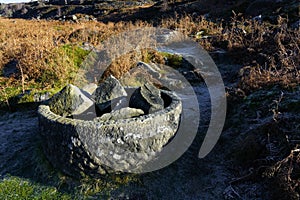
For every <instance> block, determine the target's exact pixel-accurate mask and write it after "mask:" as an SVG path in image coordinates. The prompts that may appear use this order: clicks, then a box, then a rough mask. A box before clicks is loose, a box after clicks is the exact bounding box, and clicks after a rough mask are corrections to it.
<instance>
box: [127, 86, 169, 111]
mask: <svg viewBox="0 0 300 200" xmlns="http://www.w3.org/2000/svg"><path fill="white" fill-rule="evenodd" d="M129 106H130V107H132V108H138V109H142V110H143V111H144V113H145V114H148V113H153V112H156V111H158V110H161V109H163V108H164V100H163V99H162V97H161V92H160V90H159V89H158V88H156V87H155V86H154V85H152V84H151V83H146V84H144V85H143V86H142V87H140V88H138V89H136V91H135V92H134V93H133V94H132V96H131V98H130V102H129Z"/></svg>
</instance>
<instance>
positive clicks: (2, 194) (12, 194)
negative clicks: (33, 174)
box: [0, 176, 72, 200]
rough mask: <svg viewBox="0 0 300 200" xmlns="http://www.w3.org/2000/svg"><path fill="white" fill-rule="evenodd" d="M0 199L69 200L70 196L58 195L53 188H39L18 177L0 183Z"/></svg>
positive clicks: (5, 179) (39, 186) (8, 178)
mask: <svg viewBox="0 0 300 200" xmlns="http://www.w3.org/2000/svg"><path fill="white" fill-rule="evenodd" d="M0 199H3V200H6V199H7V200H23V199H24V200H27V199H28V200H38V199H39V200H42V199H45V200H46V199H47V200H48V199H49V200H50V199H53V200H54V199H59V200H69V199H70V200H71V199H72V198H71V196H70V195H67V194H63V193H60V192H59V191H57V189H56V188H55V187H46V186H41V185H39V184H36V183H32V182H30V181H29V180H26V179H21V178H18V177H13V176H11V177H7V178H4V179H3V180H1V181H0Z"/></svg>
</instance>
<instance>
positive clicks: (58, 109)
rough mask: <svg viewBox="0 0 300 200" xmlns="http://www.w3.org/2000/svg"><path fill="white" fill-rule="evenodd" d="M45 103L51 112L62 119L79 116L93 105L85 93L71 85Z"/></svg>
mask: <svg viewBox="0 0 300 200" xmlns="http://www.w3.org/2000/svg"><path fill="white" fill-rule="evenodd" d="M47 103H48V105H49V107H50V110H51V111H52V112H54V113H55V114H57V115H60V116H64V117H66V116H71V115H78V114H81V113H83V112H84V111H86V110H87V109H88V108H90V107H91V106H92V105H93V104H94V102H93V101H92V100H91V99H90V98H89V97H87V96H86V94H85V92H83V91H82V90H80V89H79V88H78V87H76V86H74V85H72V84H68V85H67V86H65V87H64V88H63V89H62V90H61V91H60V92H58V93H57V94H55V95H54V96H53V97H52V98H51V99H50V100H49V101H48V102H47Z"/></svg>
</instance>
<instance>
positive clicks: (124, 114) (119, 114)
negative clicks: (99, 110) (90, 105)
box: [94, 107, 144, 121]
mask: <svg viewBox="0 0 300 200" xmlns="http://www.w3.org/2000/svg"><path fill="white" fill-rule="evenodd" d="M143 114H144V111H143V110H141V109H135V108H129V107H126V108H121V109H119V110H116V111H113V112H111V113H105V114H104V115H102V116H101V117H97V118H95V119H94V121H107V120H117V119H129V118H132V117H138V116H140V115H143Z"/></svg>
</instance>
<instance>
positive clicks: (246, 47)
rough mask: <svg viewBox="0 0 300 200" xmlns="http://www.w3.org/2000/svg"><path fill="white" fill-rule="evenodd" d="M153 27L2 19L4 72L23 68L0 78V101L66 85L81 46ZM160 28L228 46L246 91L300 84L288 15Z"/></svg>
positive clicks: (128, 61)
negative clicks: (266, 19) (266, 20)
mask: <svg viewBox="0 0 300 200" xmlns="http://www.w3.org/2000/svg"><path fill="white" fill-rule="evenodd" d="M149 26H151V24H148V23H146V22H141V21H140V22H136V23H130V22H126V23H125V22H120V23H112V22H110V23H107V24H104V23H101V22H95V21H90V22H79V23H73V22H59V21H43V20H33V21H32V20H31V21H30V20H21V19H14V20H11V19H4V18H0V29H1V32H0V70H2V69H3V68H4V66H5V65H6V64H7V63H9V62H10V61H12V60H17V61H18V66H17V67H18V68H19V73H18V74H15V75H14V76H12V77H9V78H7V77H3V76H0V83H1V84H0V87H1V93H2V95H0V96H1V99H0V100H1V101H2V102H4V101H6V100H7V98H10V97H12V96H14V95H16V94H17V93H18V92H19V93H20V92H24V91H25V90H27V89H31V90H32V89H33V88H34V89H35V90H37V91H38V90H47V89H50V88H57V87H60V86H62V85H63V84H66V83H68V82H70V81H71V80H72V78H73V77H74V74H76V70H78V67H79V64H80V61H82V60H83V59H84V52H77V53H79V54H80V55H79V58H78V55H77V54H76V53H74V52H76V51H78V49H80V48H79V47H78V46H81V45H83V44H84V43H87V44H90V45H93V46H97V45H99V44H100V43H101V42H102V41H103V40H105V39H107V38H108V37H110V36H112V35H115V34H117V33H120V32H123V31H129V30H132V29H136V28H142V27H149ZM159 26H160V27H164V28H169V29H173V30H178V31H180V32H182V33H184V34H185V35H188V36H190V37H192V38H193V39H194V40H195V41H197V42H198V43H199V44H200V45H202V46H203V47H204V48H205V49H206V50H208V51H214V50H216V49H219V48H222V49H224V50H226V51H227V52H228V55H229V57H228V59H231V60H234V62H236V63H239V64H242V65H244V66H245V68H244V69H243V73H242V78H241V80H240V83H239V87H240V89H242V90H244V91H245V92H250V91H252V90H255V89H257V88H261V87H265V86H266V85H274V84H280V85H282V86H285V87H289V86H293V87H294V86H296V85H298V84H299V77H300V72H299V63H300V61H299V56H298V55H299V44H300V39H299V38H300V33H299V30H290V29H288V28H287V20H286V19H283V18H278V23H277V24H268V23H260V22H258V21H255V20H247V19H243V18H242V17H240V16H238V15H234V17H233V18H232V20H231V21H230V22H225V21H219V22H211V21H208V20H206V19H205V18H204V17H202V16H200V17H198V18H195V17H192V16H189V15H187V16H184V17H180V18H179V17H175V18H171V19H163V20H162V21H161V22H160V25H159ZM116 48H119V47H116ZM145 53H146V52H144V53H140V54H136V55H134V56H133V55H130V54H128V56H129V57H126V56H121V57H119V58H116V60H115V61H113V63H112V64H111V66H110V67H109V72H110V73H113V74H115V75H116V76H117V77H120V76H121V75H122V74H123V73H124V72H126V71H128V70H129V69H130V68H131V67H132V62H133V61H136V60H140V59H143V58H142V57H141V56H143V54H145ZM81 54H82V55H81ZM144 58H145V55H144ZM21 72H22V73H21ZM12 91H13V92H12ZM5 96H6V97H7V98H4V97H5Z"/></svg>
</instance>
